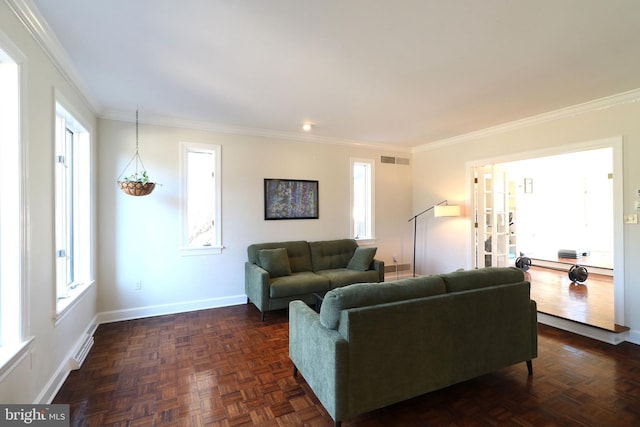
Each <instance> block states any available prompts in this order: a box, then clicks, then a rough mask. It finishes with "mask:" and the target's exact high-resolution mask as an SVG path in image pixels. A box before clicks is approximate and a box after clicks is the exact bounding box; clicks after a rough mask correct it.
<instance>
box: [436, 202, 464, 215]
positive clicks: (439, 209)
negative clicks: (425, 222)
mask: <svg viewBox="0 0 640 427" xmlns="http://www.w3.org/2000/svg"><path fill="white" fill-rule="evenodd" d="M433 216H438V217H440V216H460V206H457V205H438V206H435V207H434V209H433Z"/></svg>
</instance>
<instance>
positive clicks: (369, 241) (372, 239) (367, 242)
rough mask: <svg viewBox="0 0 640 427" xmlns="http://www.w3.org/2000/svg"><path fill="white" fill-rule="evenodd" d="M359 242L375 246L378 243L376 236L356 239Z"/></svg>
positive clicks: (363, 244)
mask: <svg viewBox="0 0 640 427" xmlns="http://www.w3.org/2000/svg"><path fill="white" fill-rule="evenodd" d="M355 240H356V242H358V246H365V247H366V246H373V245H375V244H376V239H375V237H370V238H367V239H355Z"/></svg>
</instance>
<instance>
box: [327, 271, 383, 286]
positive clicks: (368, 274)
mask: <svg viewBox="0 0 640 427" xmlns="http://www.w3.org/2000/svg"><path fill="white" fill-rule="evenodd" d="M316 274H319V275H320V276H324V277H326V278H327V279H329V280H330V281H331V289H333V288H339V287H342V286H346V285H351V284H353V283H368V282H379V281H380V275H379V274H378V272H377V271H376V270H367V271H358V270H349V269H346V268H334V269H332V270H320V271H317V272H316Z"/></svg>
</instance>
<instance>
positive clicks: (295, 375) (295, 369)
mask: <svg viewBox="0 0 640 427" xmlns="http://www.w3.org/2000/svg"><path fill="white" fill-rule="evenodd" d="M293 378H298V367H297V366H296V365H293Z"/></svg>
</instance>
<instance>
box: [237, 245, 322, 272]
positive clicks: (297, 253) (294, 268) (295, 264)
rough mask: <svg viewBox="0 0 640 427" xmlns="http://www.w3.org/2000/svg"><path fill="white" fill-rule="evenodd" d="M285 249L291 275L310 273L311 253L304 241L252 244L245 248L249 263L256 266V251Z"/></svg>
mask: <svg viewBox="0 0 640 427" xmlns="http://www.w3.org/2000/svg"><path fill="white" fill-rule="evenodd" d="M276 248H285V249H286V250H287V255H288V256H289V265H290V266H291V272H292V273H298V272H300V271H311V252H310V251H309V244H308V243H307V242H306V241H304V240H296V241H289V242H271V243H254V244H252V245H249V247H247V255H248V257H249V262H252V263H254V264H258V251H259V250H261V249H276Z"/></svg>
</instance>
